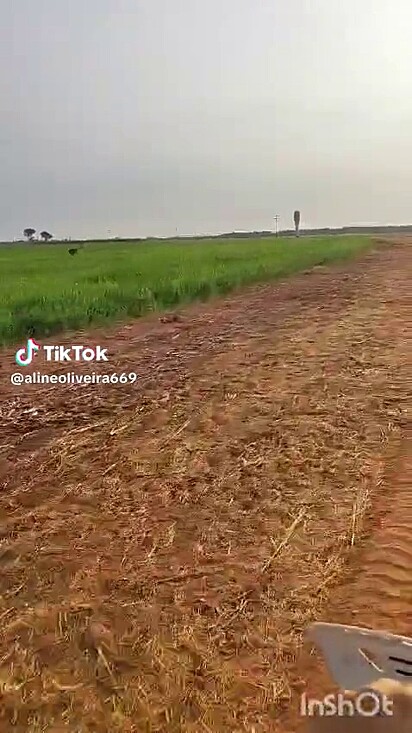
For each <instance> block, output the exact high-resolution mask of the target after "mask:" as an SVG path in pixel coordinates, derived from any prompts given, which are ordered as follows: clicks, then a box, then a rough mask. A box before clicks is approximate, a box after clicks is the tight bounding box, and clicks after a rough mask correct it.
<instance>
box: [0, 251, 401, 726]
mask: <svg viewBox="0 0 412 733" xmlns="http://www.w3.org/2000/svg"><path fill="white" fill-rule="evenodd" d="M410 281H411V258H410V244H409V243H408V242H407V241H405V242H403V243H399V244H393V245H392V246H391V247H390V248H388V247H379V248H377V249H376V250H375V251H374V252H373V253H371V254H369V255H367V256H364V257H363V258H362V259H359V260H357V261H355V262H352V263H350V264H346V265H345V266H341V267H334V268H328V269H326V268H325V269H323V268H318V269H315V270H314V271H312V272H310V273H306V274H302V275H300V276H298V277H296V278H293V280H290V281H288V282H285V283H281V284H278V285H273V286H263V287H260V288H254V289H251V290H248V291H247V292H245V293H243V294H242V295H237V296H235V297H232V298H228V299H227V300H221V301H219V302H218V303H213V304H208V305H206V306H204V305H203V306H200V305H199V306H195V307H192V308H190V309H187V310H186V311H184V312H182V314H181V316H180V318H179V320H177V321H170V322H166V323H163V322H160V321H159V319H158V318H157V317H153V318H152V319H148V320H145V321H144V322H140V323H136V324H133V325H131V326H127V327H124V326H123V327H119V328H113V329H111V330H110V332H106V333H105V334H104V333H103V332H102V331H100V332H96V331H95V332H93V333H90V334H80V335H79V334H76V335H75V336H72V337H67V338H65V339H62V338H61V337H59V338H58V340H57V339H54V341H52V340H49V343H56V342H57V343H59V344H61V343H62V344H63V343H67V344H70V343H77V344H78V343H80V342H84V343H86V344H87V345H93V344H99V345H101V346H102V347H105V346H107V348H108V350H109V356H110V363H109V367H108V365H104V366H100V365H98V366H96V367H92V366H90V365H88V366H82V367H81V368H77V370H76V371H77V372H78V373H80V371H83V372H84V373H86V372H89V373H90V372H92V371H95V372H119V373H120V372H129V371H133V372H136V373H137V374H138V375H139V379H138V381H137V382H136V384H135V385H133V386H130V385H124V386H123V385H118V386H116V385H111V386H110V387H108V386H103V385H101V386H95V387H94V388H93V387H90V386H88V387H87V386H80V387H74V388H64V387H63V386H56V387H53V388H51V387H50V386H49V387H47V386H46V385H42V386H40V387H39V386H38V385H36V386H31V387H27V386H26V387H23V388H20V389H17V388H13V387H11V385H10V379H9V378H10V374H11V373H12V372H13V371H16V365H15V364H13V352H12V351H11V350H8V351H5V352H3V353H2V355H1V365H0V366H1V383H0V399H1V407H0V422H1V425H2V432H1V437H0V482H1V484H0V485H1V489H0V570H1V573H0V621H1V624H0V730H1V731H3V730H4V731H6V730H10V729H11V726H12V725H13V726H14V727H13V730H15V731H18V732H19V731H31V732H32V733H39V732H40V731H48V732H49V731H52V732H53V733H55V732H56V733H57V731H76V733H78V732H80V731H81V732H82V733H85V732H86V731H87V732H88V733H91V731H93V732H94V733H103V732H107V733H109V732H110V733H117V731H119V733H120V731H122V732H123V731H126V732H127V731H150V732H152V731H165V732H166V731H167V732H168V733H169V732H172V733H173V732H174V731H176V733H177V732H178V731H185V732H186V731H228V730H230V731H251V732H252V731H255V733H260V732H262V733H263V732H264V731H283V732H284V733H286V731H288V732H292V731H295V730H297V729H298V727H299V726H300V725H301V724H302V723H304V721H303V720H302V719H300V718H299V716H298V713H297V710H298V702H299V695H300V694H301V692H302V691H303V689H304V687H305V686H306V683H308V689H309V691H313V692H317V693H318V692H319V691H322V690H323V691H329V689H330V682H329V680H327V678H326V675H325V673H324V671H323V668H322V665H321V663H320V661H319V660H318V658H317V657H314V656H313V655H312V654H310V653H309V651H308V650H306V649H302V633H303V632H304V630H305V628H306V626H307V624H308V623H310V621H311V620H315V619H322V620H336V621H345V622H352V623H359V624H364V625H368V626H373V625H376V626H378V627H380V628H392V629H394V630H395V631H397V630H398V631H402V633H406V634H411V635H412V616H411V614H410V612H409V618H408V610H409V611H410V604H411V600H412V582H411V578H412V563H411V553H410V536H411V530H412V504H411V499H410V491H409V486H408V485H407V473H408V472H407V469H408V465H407V458H406V456H407V455H408V453H409V455H411V450H410V448H411V442H410V441H411V436H410V422H409V413H408V409H409V407H410V386H409V387H408V380H409V382H410V350H409V349H408V340H407V335H408V334H407V327H408V324H409V323H410V322H411V309H410V305H409V303H408V290H409V287H410ZM36 370H41V371H42V372H44V373H45V372H47V371H48V372H51V371H53V372H54V373H56V372H57V371H58V370H57V369H56V368H55V367H54V368H53V366H52V365H50V364H43V363H41V362H40V361H38V362H36ZM69 370H70V371H72V370H73V367H69V368H66V367H61V366H60V371H61V373H63V372H64V371H69ZM409 475H410V470H409Z"/></svg>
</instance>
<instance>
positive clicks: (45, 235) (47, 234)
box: [40, 231, 53, 242]
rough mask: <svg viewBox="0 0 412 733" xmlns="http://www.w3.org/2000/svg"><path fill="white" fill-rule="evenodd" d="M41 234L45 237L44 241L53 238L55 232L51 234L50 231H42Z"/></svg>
mask: <svg viewBox="0 0 412 733" xmlns="http://www.w3.org/2000/svg"><path fill="white" fill-rule="evenodd" d="M40 236H41V238H42V239H43V241H44V242H48V241H49V240H50V239H53V234H50V232H46V231H44V232H40Z"/></svg>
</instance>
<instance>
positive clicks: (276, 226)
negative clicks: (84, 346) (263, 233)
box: [273, 214, 279, 237]
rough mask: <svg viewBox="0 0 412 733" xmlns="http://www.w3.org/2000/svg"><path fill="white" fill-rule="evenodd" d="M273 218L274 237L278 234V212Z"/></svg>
mask: <svg viewBox="0 0 412 733" xmlns="http://www.w3.org/2000/svg"><path fill="white" fill-rule="evenodd" d="M273 218H274V220H275V237H277V236H278V234H279V231H278V222H279V214H275V216H274V217H273Z"/></svg>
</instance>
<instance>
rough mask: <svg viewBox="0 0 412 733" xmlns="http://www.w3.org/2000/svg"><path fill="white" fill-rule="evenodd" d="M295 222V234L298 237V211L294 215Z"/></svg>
mask: <svg viewBox="0 0 412 733" xmlns="http://www.w3.org/2000/svg"><path fill="white" fill-rule="evenodd" d="M293 221H294V223H295V234H296V236H297V237H298V236H299V224H300V211H298V210H296V211H295V212H294V213H293Z"/></svg>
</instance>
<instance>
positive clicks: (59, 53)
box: [0, 0, 412, 239]
mask: <svg viewBox="0 0 412 733" xmlns="http://www.w3.org/2000/svg"><path fill="white" fill-rule="evenodd" d="M411 28H412V3H411V0H0V110H1V112H0V115H1V116H0V164H1V167H0V176H1V178H0V180H1V189H0V238H2V239H5V238H13V237H18V236H19V235H20V234H21V232H22V229H23V228H24V227H27V226H33V227H34V228H35V229H37V230H38V231H40V230H41V229H44V228H45V229H48V230H49V231H51V232H52V233H53V234H55V235H57V236H63V237H64V236H72V237H76V236H79V237H92V236H106V235H107V232H108V230H110V232H111V235H112V236H116V235H118V236H121V235H131V236H133V235H136V236H139V235H140V236H144V235H148V234H154V235H173V234H174V233H175V231H176V228H178V230H179V233H180V234H190V233H213V232H220V231H228V230H229V231H231V230H235V229H238V230H241V229H271V228H273V226H274V223H273V216H274V215H275V214H276V213H278V214H280V224H281V227H283V228H286V227H290V226H292V215H293V210H294V209H295V208H299V209H301V211H302V225H303V226H333V225H336V226H340V225H343V224H349V223H410V222H412V42H411Z"/></svg>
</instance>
